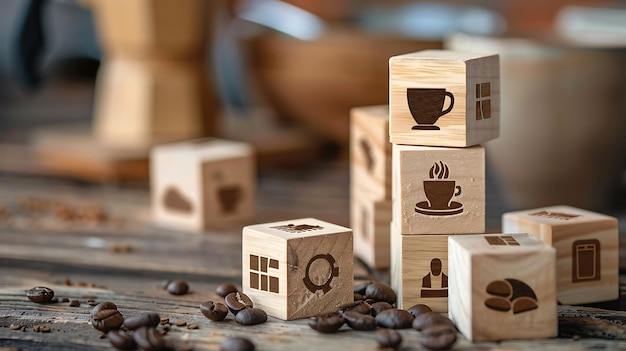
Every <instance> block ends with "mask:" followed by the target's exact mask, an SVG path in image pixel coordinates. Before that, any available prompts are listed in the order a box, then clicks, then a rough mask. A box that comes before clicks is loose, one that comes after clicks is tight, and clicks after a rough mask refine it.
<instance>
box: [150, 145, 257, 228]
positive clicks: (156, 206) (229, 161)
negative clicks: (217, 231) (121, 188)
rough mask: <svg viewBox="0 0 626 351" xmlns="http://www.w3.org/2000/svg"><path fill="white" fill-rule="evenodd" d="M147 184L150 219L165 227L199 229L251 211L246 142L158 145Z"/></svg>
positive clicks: (252, 178)
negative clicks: (149, 190)
mask: <svg viewBox="0 0 626 351" xmlns="http://www.w3.org/2000/svg"><path fill="white" fill-rule="evenodd" d="M150 182H151V196H152V210H153V217H154V220H155V221H156V222H157V223H158V224H162V225H164V226H169V227H172V228H179V229H191V230H203V229H206V228H208V227H212V226H219V225H224V224H226V225H228V224H233V223H238V222H241V221H243V220H248V219H250V218H251V217H252V216H253V213H254V206H255V197H256V196H255V192H256V167H255V162H254V151H253V149H252V148H251V147H250V146H249V145H248V144H246V143H241V142H234V141H228V140H222V139H200V140H196V141H190V142H182V143H174V144H166V145H161V146H157V147H155V148H153V149H152V151H151V154H150Z"/></svg>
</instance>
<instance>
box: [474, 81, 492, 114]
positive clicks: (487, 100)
mask: <svg viewBox="0 0 626 351" xmlns="http://www.w3.org/2000/svg"><path fill="white" fill-rule="evenodd" d="M487 118H491V83H482V84H476V120H477V121H478V120H481V119H487Z"/></svg>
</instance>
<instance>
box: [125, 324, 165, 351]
mask: <svg viewBox="0 0 626 351" xmlns="http://www.w3.org/2000/svg"><path fill="white" fill-rule="evenodd" d="M133 340H135V342H136V343H137V346H139V348H140V349H142V350H144V351H161V350H167V346H166V345H165V339H163V335H161V332H159V331H158V330H156V329H155V328H146V327H141V328H139V329H137V330H135V332H134V333H133Z"/></svg>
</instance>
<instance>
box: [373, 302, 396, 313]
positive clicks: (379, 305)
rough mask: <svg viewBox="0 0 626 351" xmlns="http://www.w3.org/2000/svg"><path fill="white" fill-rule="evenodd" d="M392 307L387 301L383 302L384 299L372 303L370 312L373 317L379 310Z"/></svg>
mask: <svg viewBox="0 0 626 351" xmlns="http://www.w3.org/2000/svg"><path fill="white" fill-rule="evenodd" d="M392 308H393V306H391V304H390V303H389V302H385V301H380V302H374V303H373V304H372V311H371V314H372V316H373V317H376V315H378V314H379V313H380V312H382V311H385V310H390V309H392Z"/></svg>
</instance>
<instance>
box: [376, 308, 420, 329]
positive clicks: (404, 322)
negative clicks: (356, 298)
mask: <svg viewBox="0 0 626 351" xmlns="http://www.w3.org/2000/svg"><path fill="white" fill-rule="evenodd" d="M376 323H378V325H379V326H381V327H383V328H391V329H405V328H411V324H412V323H413V316H412V315H411V314H410V313H409V312H407V311H405V310H399V309H395V308H393V309H390V310H385V311H382V312H380V313H379V314H377V315H376Z"/></svg>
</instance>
